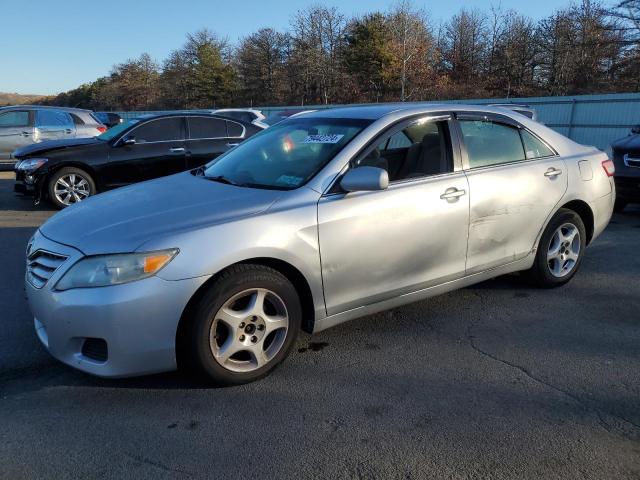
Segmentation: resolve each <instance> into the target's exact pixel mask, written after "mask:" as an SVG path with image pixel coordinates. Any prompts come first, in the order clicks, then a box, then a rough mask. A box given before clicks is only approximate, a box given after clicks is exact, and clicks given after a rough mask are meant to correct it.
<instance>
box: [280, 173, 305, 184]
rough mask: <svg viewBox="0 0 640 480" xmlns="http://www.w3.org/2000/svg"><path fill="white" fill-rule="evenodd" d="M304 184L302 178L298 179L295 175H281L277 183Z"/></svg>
mask: <svg viewBox="0 0 640 480" xmlns="http://www.w3.org/2000/svg"><path fill="white" fill-rule="evenodd" d="M300 182H302V177H296V176H295V175H280V176H279V177H278V180H276V183H280V184H282V185H300Z"/></svg>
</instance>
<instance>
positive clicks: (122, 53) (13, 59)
mask: <svg viewBox="0 0 640 480" xmlns="http://www.w3.org/2000/svg"><path fill="white" fill-rule="evenodd" d="M314 3H318V2H317V0H315V1H314V0H309V1H307V0H231V1H229V0H225V1H222V0H182V1H176V0H155V1H154V0H110V1H108V2H99V1H87V0H83V1H80V0H65V1H63V2H57V1H51V0H21V1H11V0H1V1H0V19H2V21H1V23H2V34H1V36H0V72H1V74H0V92H18V93H40V94H54V93H57V92H60V91H65V90H69V89H71V88H74V87H76V86H78V85H80V84H81V83H86V82H89V81H92V80H94V79H96V78H97V77H99V76H103V75H106V74H108V73H109V71H110V69H111V66H112V65H113V64H115V63H119V62H122V61H124V60H126V59H127V58H134V57H137V56H139V55H140V54H141V53H143V52H148V53H150V54H151V56H152V57H154V59H156V60H157V61H159V62H161V61H162V60H163V59H164V58H165V57H166V56H167V54H168V53H169V52H170V51H171V50H173V49H176V48H179V47H180V46H181V45H182V44H183V43H184V40H185V35H186V34H187V33H188V32H194V31H196V30H199V29H201V28H204V27H206V28H209V29H211V30H213V31H216V32H218V33H219V34H220V35H222V36H227V37H228V38H229V39H230V40H232V41H236V40H237V39H238V38H242V37H244V36H245V35H247V34H249V33H251V32H253V31H255V30H257V29H258V28H260V27H265V26H270V27H274V28H278V29H281V30H284V29H286V28H287V25H288V23H289V20H290V18H291V16H292V14H293V13H294V12H295V11H296V10H298V9H300V8H304V7H306V6H308V5H311V4H314ZM322 3H323V4H326V5H330V6H336V7H338V8H339V9H340V10H341V11H342V12H343V13H344V14H345V15H347V16H352V15H357V14H361V13H365V12H369V11H372V10H386V9H388V8H389V7H390V6H391V5H393V0H324V1H323V2H322ZM414 4H415V5H416V6H418V7H421V8H424V9H425V10H426V11H427V12H429V14H430V17H431V18H432V19H433V20H434V21H439V20H440V19H445V20H446V19H447V18H449V17H450V16H451V15H453V14H455V13H456V12H457V11H458V10H459V9H460V8H461V7H463V6H466V7H478V8H481V9H487V10H488V9H489V8H490V6H491V5H499V4H500V5H501V6H502V8H503V9H514V10H517V11H518V12H520V13H522V14H525V15H528V16H531V17H533V18H536V19H537V18H542V17H544V16H546V15H548V14H550V13H551V12H553V11H554V10H555V9H556V8H559V7H565V6H567V5H568V4H569V1H568V0H536V1H523V0H501V1H500V0H495V1H492V0H475V1H474V0H471V1H469V0H467V1H464V0H446V1H442V0H431V1H425V0H415V1H414Z"/></svg>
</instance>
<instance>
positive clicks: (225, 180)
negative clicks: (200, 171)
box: [204, 175, 244, 187]
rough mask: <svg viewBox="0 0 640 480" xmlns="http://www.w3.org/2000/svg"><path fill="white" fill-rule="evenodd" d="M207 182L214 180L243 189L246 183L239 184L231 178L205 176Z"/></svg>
mask: <svg viewBox="0 0 640 480" xmlns="http://www.w3.org/2000/svg"><path fill="white" fill-rule="evenodd" d="M204 178H206V179H207V180H212V181H214V182H220V183H226V184H227V185H234V186H236V187H243V186H244V183H238V182H236V181H233V180H231V179H230V178H227V177H225V176H224V175H216V176H214V177H207V176H206V175H205V176H204Z"/></svg>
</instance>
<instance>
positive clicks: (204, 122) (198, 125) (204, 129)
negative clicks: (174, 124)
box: [187, 117, 227, 140]
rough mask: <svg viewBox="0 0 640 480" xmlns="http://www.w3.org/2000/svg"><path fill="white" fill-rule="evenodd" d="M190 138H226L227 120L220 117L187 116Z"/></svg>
mask: <svg viewBox="0 0 640 480" xmlns="http://www.w3.org/2000/svg"><path fill="white" fill-rule="evenodd" d="M187 121H188V122H189V138H190V139H191V140H199V139H207V138H226V137H227V122H226V121H225V120H220V119H218V118H206V117H187Z"/></svg>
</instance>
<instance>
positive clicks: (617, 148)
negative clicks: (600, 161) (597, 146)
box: [611, 125, 640, 212]
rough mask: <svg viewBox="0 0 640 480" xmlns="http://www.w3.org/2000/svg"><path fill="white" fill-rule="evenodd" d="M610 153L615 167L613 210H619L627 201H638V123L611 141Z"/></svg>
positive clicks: (639, 134)
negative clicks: (628, 132)
mask: <svg viewBox="0 0 640 480" xmlns="http://www.w3.org/2000/svg"><path fill="white" fill-rule="evenodd" d="M611 154H612V158H613V162H614V164H615V168H616V172H615V175H614V179H615V182H616V205H615V211H616V212H621V211H623V210H624V208H625V207H626V206H627V205H628V204H629V203H640V125H637V126H635V127H633V128H632V129H631V133H630V134H629V135H628V136H627V137H624V138H620V139H618V140H616V141H615V142H613V143H612V144H611Z"/></svg>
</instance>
